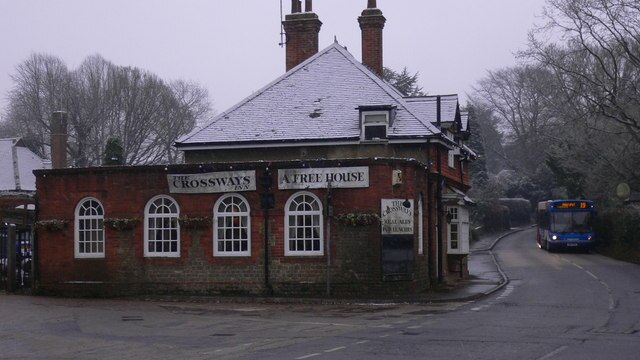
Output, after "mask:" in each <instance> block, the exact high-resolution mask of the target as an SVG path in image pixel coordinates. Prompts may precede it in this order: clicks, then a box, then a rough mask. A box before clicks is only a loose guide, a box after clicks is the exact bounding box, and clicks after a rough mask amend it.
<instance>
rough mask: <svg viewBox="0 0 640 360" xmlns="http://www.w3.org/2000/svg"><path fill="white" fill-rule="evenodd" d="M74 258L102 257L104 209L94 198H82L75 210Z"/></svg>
mask: <svg viewBox="0 0 640 360" xmlns="http://www.w3.org/2000/svg"><path fill="white" fill-rule="evenodd" d="M74 228H75V234H74V243H75V244H74V253H75V257H76V258H103V257H104V209H103V208H102V204H100V201H98V200H97V199H95V198H86V199H82V200H81V201H80V202H79V203H78V205H77V206H76V212H75V226H74Z"/></svg>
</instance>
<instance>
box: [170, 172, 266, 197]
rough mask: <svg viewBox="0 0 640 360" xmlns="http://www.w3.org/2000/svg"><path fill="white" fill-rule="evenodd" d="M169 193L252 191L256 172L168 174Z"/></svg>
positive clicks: (254, 187) (254, 185) (254, 186)
mask: <svg viewBox="0 0 640 360" xmlns="http://www.w3.org/2000/svg"><path fill="white" fill-rule="evenodd" d="M167 181H168V182H169V191H170V192H171V193H182V194H198V193H223V192H235V191H254V190H255V189H256V171H255V170H247V171H220V172H211V173H205V174H168V175H167Z"/></svg>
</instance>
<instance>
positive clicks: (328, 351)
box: [324, 346, 347, 353]
mask: <svg viewBox="0 0 640 360" xmlns="http://www.w3.org/2000/svg"><path fill="white" fill-rule="evenodd" d="M346 348H347V347H346V346H338V347H336V348H333V349H329V350H325V351H324V352H326V353H330V352H334V351H338V350H342V349H346Z"/></svg>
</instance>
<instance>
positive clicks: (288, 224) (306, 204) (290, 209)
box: [284, 191, 323, 256]
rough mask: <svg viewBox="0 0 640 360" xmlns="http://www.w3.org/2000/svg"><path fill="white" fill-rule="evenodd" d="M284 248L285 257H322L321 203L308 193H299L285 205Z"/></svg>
mask: <svg viewBox="0 0 640 360" xmlns="http://www.w3.org/2000/svg"><path fill="white" fill-rule="evenodd" d="M284 221H285V224H284V226H285V246H284V254H285V255H287V256H309V255H311V256H313V255H323V244H322V227H323V218H322V203H321V202H320V200H319V199H318V197H316V196H315V195H313V194H312V193H310V192H306V191H303V192H299V193H296V194H294V195H293V196H291V197H290V198H289V200H288V201H287V203H286V205H285V217H284Z"/></svg>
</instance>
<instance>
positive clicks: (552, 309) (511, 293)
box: [0, 230, 640, 360]
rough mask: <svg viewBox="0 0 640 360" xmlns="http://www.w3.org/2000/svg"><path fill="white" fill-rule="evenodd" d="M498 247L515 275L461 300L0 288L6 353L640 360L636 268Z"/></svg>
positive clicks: (520, 243)
mask: <svg viewBox="0 0 640 360" xmlns="http://www.w3.org/2000/svg"><path fill="white" fill-rule="evenodd" d="M494 253H495V255H496V257H497V259H498V261H499V263H500V264H501V266H502V269H503V271H504V272H505V273H506V274H507V276H508V277H509V279H510V282H509V283H508V284H507V286H505V287H504V288H503V289H502V290H500V291H498V292H496V293H494V294H493V295H492V296H490V297H487V298H484V299H481V300H478V301H474V302H463V303H456V302H451V303H439V304H418V305H408V304H395V305H389V304H387V305H383V304H380V305H377V304H367V305H364V304H361V305H357V306H352V305H300V304H298V305H294V304H279V305H275V304H258V303H244V304H229V303H220V304H216V303H201V302H193V303H186V302H157V301H146V302H145V301H124V300H82V299H56V298H45V297H25V296H9V295H0V358H2V359H148V358H153V359H176V358H183V359H349V360H355V359H534V360H546V359H581V360H582V359H616V360H620V359H638V358H640V332H638V330H640V323H639V321H640V266H637V265H631V264H627V263H622V262H618V261H615V260H611V259H608V258H606V257H603V256H600V255H597V254H575V253H552V254H550V253H547V252H545V251H542V250H539V249H538V248H537V247H536V245H535V240H534V234H533V232H532V231H531V230H528V231H523V232H520V233H516V234H514V235H510V236H508V237H506V238H504V239H503V240H502V241H501V242H500V243H499V244H498V245H497V246H496V247H495V248H494Z"/></svg>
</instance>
